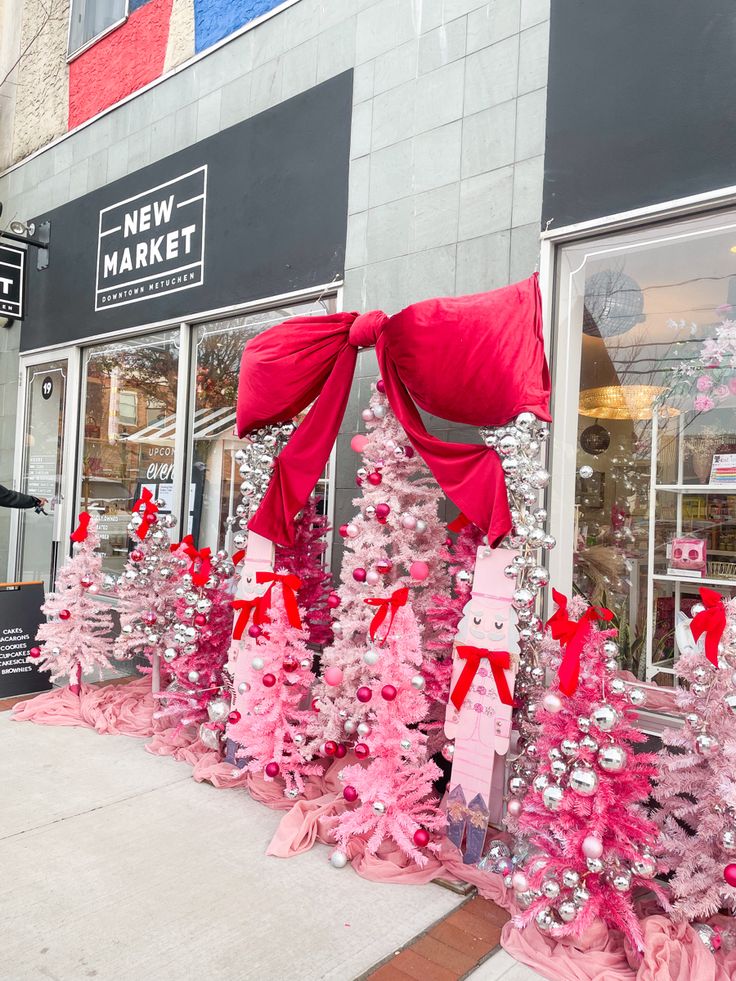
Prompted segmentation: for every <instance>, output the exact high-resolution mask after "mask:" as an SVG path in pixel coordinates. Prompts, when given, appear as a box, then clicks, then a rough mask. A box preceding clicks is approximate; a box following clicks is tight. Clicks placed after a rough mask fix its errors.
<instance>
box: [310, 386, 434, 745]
mask: <svg viewBox="0 0 736 981" xmlns="http://www.w3.org/2000/svg"><path fill="white" fill-rule="evenodd" d="M363 418H364V420H365V422H366V424H367V426H368V435H367V436H356V437H354V438H353V442H352V445H353V448H354V449H357V451H358V452H360V453H361V454H362V466H360V467H359V468H358V471H357V475H356V479H357V483H358V486H359V487H360V489H361V492H362V493H361V495H360V496H359V497H357V498H355V500H354V502H353V503H354V504H355V505H356V507H357V508H358V513H357V514H356V515H355V517H354V518H353V519H352V520H351V521H350V522H348V523H347V524H346V525H343V526H342V527H341V528H340V534H341V536H342V537H343V539H344V544H345V548H344V551H343V559H342V567H341V571H340V588H339V597H340V605H339V607H338V608H337V609H336V610H335V614H336V617H337V619H336V621H335V623H334V624H333V631H334V634H335V641H334V643H333V645H332V646H331V647H329V648H327V650H326V651H325V652H324V654H323V658H322V661H323V667H324V668H325V669H327V668H335V669H337V670H339V671H340V672H342V676H343V682H342V684H341V685H340V686H339V687H338V688H334V687H332V686H330V685H326V684H321V685H318V686H317V687H316V689H315V696H316V698H317V703H318V706H319V710H320V714H319V717H318V719H317V720H315V723H314V730H313V731H314V734H315V736H316V737H317V738H318V739H319V740H320V741H322V740H323V739H327V740H332V741H336V742H338V743H341V742H343V741H344V740H346V739H347V740H350V739H352V738H353V736H354V731H353V730H351V728H350V724H349V723H348V725H345V724H344V723H345V722H346V720H349V719H350V717H351V716H352V714H353V712H354V709H355V704H356V695H355V693H356V692H357V690H358V688H360V687H361V686H362V685H364V684H365V683H366V682H367V681H370V679H371V676H372V675H371V670H370V668H371V665H370V663H368V662H366V661H365V660H364V659H363V658H364V655H365V654H366V639H367V635H368V626H369V624H370V621H371V619H372V616H373V613H372V610H371V608H370V607H369V606H366V604H365V602H364V600H365V599H366V598H370V597H372V596H382V595H385V594H386V592H387V590H389V589H395V588H396V587H398V586H402V585H410V584H411V585H412V587H413V588H412V598H411V602H412V605H413V607H414V609H415V611H416V612H417V615H418V616H419V618H420V620H422V622H424V621H425V612H426V610H427V609H428V608H429V607H431V606H432V605H433V601H432V596H433V594H434V593H436V592H440V593H442V592H444V591H445V589H446V586H447V583H448V577H447V571H446V567H445V563H444V562H442V561H441V560H440V559H439V553H440V550H441V548H442V546H443V543H444V540H445V532H444V529H443V527H442V525H441V523H440V521H439V519H438V517H437V506H438V503H439V500H440V497H441V493H440V491H439V490H438V488H437V485H436V484H435V483H434V481H433V480H432V478H431V476H430V475H429V471H428V470H427V468H426V467H425V465H424V463H423V461H422V460H421V459H420V458H419V456H418V455H417V454H415V452H414V450H413V448H412V447H411V445H410V444H409V442H408V439H407V437H406V435H405V434H404V431H403V429H402V428H401V426H400V425H399V422H398V420H397V419H396V417H395V416H394V415H393V413H392V412H391V409H390V408H389V406H388V401H387V399H386V397H385V395H384V393H383V384H382V382H380V381H379V382H378V383H377V384H376V386H375V387H374V392H373V395H372V397H371V401H370V408H369V409H366V410H365V411H364V413H363ZM369 656H370V655H369ZM428 673H429V672H428Z"/></svg>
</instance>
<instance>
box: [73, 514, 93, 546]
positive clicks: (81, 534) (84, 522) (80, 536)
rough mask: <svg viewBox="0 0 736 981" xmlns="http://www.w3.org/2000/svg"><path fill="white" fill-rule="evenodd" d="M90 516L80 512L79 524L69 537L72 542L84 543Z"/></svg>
mask: <svg viewBox="0 0 736 981" xmlns="http://www.w3.org/2000/svg"><path fill="white" fill-rule="evenodd" d="M89 522H90V515H89V514H88V513H87V511H82V513H81V514H80V515H79V524H78V525H77V527H76V528H75V529H74V531H73V532H72V533H71V535H70V536H69V537H70V538H71V540H72V541H73V542H86V541H87V535H88V534H89Z"/></svg>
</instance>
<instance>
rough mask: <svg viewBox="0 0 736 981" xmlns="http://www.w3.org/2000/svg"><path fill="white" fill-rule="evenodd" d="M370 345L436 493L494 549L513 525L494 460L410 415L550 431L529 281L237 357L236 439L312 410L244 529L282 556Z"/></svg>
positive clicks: (282, 332) (284, 327)
mask: <svg viewBox="0 0 736 981" xmlns="http://www.w3.org/2000/svg"><path fill="white" fill-rule="evenodd" d="M373 345H375V347H376V355H377V357H378V363H379V367H380V370H381V377H382V378H383V381H384V384H385V386H386V394H387V396H388V400H389V402H390V404H391V407H392V409H393V411H394V412H395V413H396V416H397V417H398V419H399V421H400V422H401V425H402V426H403V427H404V429H405V430H406V433H407V435H408V437H409V439H410V440H411V443H412V444H413V446H414V447H415V449H416V450H417V451H418V452H419V453H420V454H421V455H422V457H423V458H424V459H425V461H426V463H427V465H428V466H429V468H430V470H431V471H432V473H433V474H434V476H435V478H436V480H437V482H438V483H439V485H440V486H441V487H442V489H443V490H444V492H445V493H446V494H447V496H448V497H449V498H451V500H453V501H454V502H455V504H456V505H457V506H458V507H459V508H460V509H461V511H462V512H463V513H464V514H465V515H467V517H468V518H470V519H471V521H473V522H475V524H477V525H478V526H479V527H481V528H483V529H484V530H486V531H487V532H488V537H489V541H490V542H492V543H497V542H498V541H500V539H501V538H503V536H504V535H505V534H506V533H507V532H508V531H509V529H510V527H511V517H510V514H509V507H508V501H507V498H506V486H505V483H504V479H503V470H502V469H501V464H500V460H499V458H498V456H497V455H496V453H495V451H493V450H490V449H488V448H487V447H485V446H482V445H467V444H461V443H449V442H445V441H443V440H440V439H438V438H437V437H436V436H432V435H431V434H430V433H428V432H427V429H426V427H425V426H424V423H423V422H422V419H421V417H420V415H419V412H418V409H417V406H418V407H419V408H421V409H424V410H425V411H427V412H430V413H432V414H434V415H437V416H440V417H442V418H444V419H449V420H450V421H452V422H456V423H465V424H468V425H473V426H499V425H502V424H504V423H506V422H509V421H510V420H511V419H513V418H514V417H515V416H516V415H518V414H519V413H520V412H522V411H529V412H533V413H534V414H535V415H536V416H538V417H539V418H540V419H545V420H549V419H550V415H549V389H550V383H549V372H548V370H547V362H546V359H545V356H544V345H543V340H542V320H541V300H540V295H539V285H538V281H537V275H536V274H535V275H534V276H532V277H531V278H529V279H527V280H524V281H523V282H521V283H517V284H514V285H513V286H506V287H504V288H503V289H498V290H494V291H492V292H490V293H478V294H474V295H472V296H461V297H447V298H441V299H434V300H425V301H424V302H422V303H415V304H413V305H412V306H409V307H406V308H405V309H404V310H402V311H401V312H400V313H398V314H396V315H395V316H394V317H387V316H386V315H385V314H384V313H381V312H380V311H373V312H371V313H366V314H361V315H359V314H356V313H338V314H332V315H329V316H325V317H294V318H292V319H291V320H287V321H285V322H284V323H282V324H278V325H276V326H275V327H271V328H270V329H269V330H266V331H264V332H263V333H262V334H259V335H258V336H257V337H255V338H253V340H251V341H249V342H248V344H247V345H246V347H245V350H244V352H243V359H242V363H241V369H240V382H239V389H238V408H237V428H238V432H239V433H240V435H241V436H243V435H245V434H247V433H249V432H252V431H253V430H255V429H257V428H258V427H259V426H263V425H266V424H270V423H277V422H283V421H285V420H287V419H290V418H292V417H293V416H294V415H296V414H297V413H299V412H301V411H303V410H304V409H306V408H307V406H309V405H310V403H312V402H314V405H313V406H312V408H311V409H310V411H309V412H308V414H307V416H306V418H305V419H304V421H303V422H302V423H301V425H300V426H299V427H298V429H297V431H296V432H295V433H294V435H293V436H292V438H291V439H290V441H289V443H288V445H287V446H286V448H285V449H284V450H283V451H282V453H281V454H280V456H279V457H278V459H277V461H276V466H275V470H274V474H273V477H272V479H271V483H270V485H269V488H268V491H267V493H266V495H265V496H264V498H263V501H262V502H261V505H260V507H259V508H258V511H257V512H256V514H255V515H254V516H253V518H252V519H251V521H250V523H249V527H250V528H251V529H252V530H253V531H255V532H257V533H258V534H260V535H263V536H264V537H265V538H268V539H270V540H271V541H274V542H278V543H281V544H289V543H291V542H292V541H293V533H294V527H293V517H294V515H295V514H296V513H297V512H298V511H299V510H300V509H301V508H302V507H303V505H304V503H305V502H306V500H307V498H308V496H309V494H310V493H311V492H312V489H313V487H314V485H315V484H316V482H317V479H318V478H319V476H320V474H321V473H322V471H323V469H324V467H325V464H326V462H327V459H328V457H329V454H330V451H331V449H332V445H333V443H334V442H335V439H336V438H337V434H338V431H339V428H340V423H341V422H342V419H343V416H344V414H345V408H346V406H347V402H348V397H349V395H350V386H351V384H352V380H353V374H354V369H355V361H356V357H357V353H358V349H359V348H362V347H371V346H373Z"/></svg>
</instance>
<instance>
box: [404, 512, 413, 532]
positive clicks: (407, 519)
mask: <svg viewBox="0 0 736 981" xmlns="http://www.w3.org/2000/svg"><path fill="white" fill-rule="evenodd" d="M401 526H402V528H406V529H407V530H408V531H414V529H415V528H416V526H417V519H416V518H415V517H414V515H413V514H402V515H401Z"/></svg>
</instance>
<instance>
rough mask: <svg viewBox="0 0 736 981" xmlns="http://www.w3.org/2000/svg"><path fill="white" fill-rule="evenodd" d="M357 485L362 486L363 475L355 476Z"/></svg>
mask: <svg viewBox="0 0 736 981" xmlns="http://www.w3.org/2000/svg"><path fill="white" fill-rule="evenodd" d="M355 486H356V487H362V486H363V480H362V478H361V477H356V478H355Z"/></svg>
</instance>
